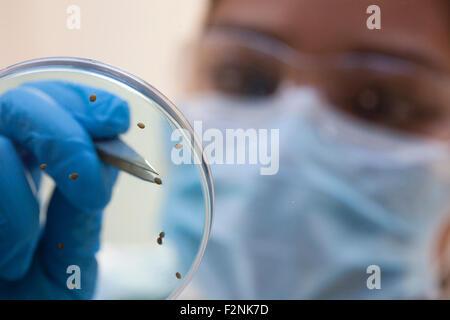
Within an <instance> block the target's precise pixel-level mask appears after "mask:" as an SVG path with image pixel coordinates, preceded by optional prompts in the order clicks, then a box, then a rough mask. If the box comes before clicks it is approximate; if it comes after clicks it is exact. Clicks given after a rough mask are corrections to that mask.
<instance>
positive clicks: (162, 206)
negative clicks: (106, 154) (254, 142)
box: [0, 57, 214, 299]
mask: <svg viewBox="0 0 450 320" xmlns="http://www.w3.org/2000/svg"><path fill="white" fill-rule="evenodd" d="M36 81H38V82H39V81H63V82H70V83H78V84H82V85H86V86H89V87H91V88H93V91H95V89H100V90H105V91H107V92H109V93H112V94H114V95H116V96H118V97H120V98H122V99H123V100H125V101H126V102H127V103H128V107H129V110H130V126H129V129H128V131H127V132H125V133H124V134H122V135H121V136H120V139H121V140H122V141H123V142H125V143H126V144H127V145H128V146H129V147H131V148H132V149H133V150H135V151H136V152H137V153H138V154H139V155H141V156H142V157H143V158H145V159H146V160H147V161H148V162H149V163H151V165H152V166H153V167H154V168H155V170H157V171H158V173H159V174H160V176H161V177H162V180H163V183H162V185H158V184H155V183H150V182H148V181H144V180H141V179H138V178H136V177H135V176H133V175H131V174H128V173H126V172H124V171H120V173H119V176H118V180H117V182H116V184H115V187H114V190H113V195H112V199H111V201H110V202H109V204H108V206H107V207H106V208H105V209H104V213H103V221H102V230H101V245H100V249H99V251H98V253H97V255H96V258H97V261H98V276H97V282H96V289H95V292H94V294H93V296H92V298H93V299H174V298H176V297H177V296H178V295H179V294H180V293H181V291H182V290H183V289H184V288H185V287H186V285H187V284H188V282H189V281H190V279H191V278H192V276H193V274H194V273H195V271H196V269H197V267H198V265H199V263H200V261H201V258H202V256H203V253H204V251H205V248H206V244H207V241H208V238H209V234H210V230H211V225H212V220H213V208H214V189H213V181H212V177H211V172H210V168H209V166H208V165H207V162H206V161H205V159H204V157H203V153H202V149H201V147H200V144H199V142H198V139H197V138H196V137H195V133H194V131H193V129H192V127H191V126H190V124H189V122H188V121H187V120H186V119H185V117H184V116H183V115H182V114H181V113H180V111H179V110H178V109H177V108H176V107H175V106H174V105H173V104H172V103H171V102H170V101H169V100H168V99H167V98H166V97H165V96H164V95H162V94H161V93H160V92H158V91H157V90H156V89H155V88H154V87H152V86H151V85H149V84H148V83H146V82H145V81H143V80H141V79H139V78H138V77H135V76H133V75H131V74H129V73H127V72H125V71H122V70H120V69H118V68H115V67H113V66H110V65H107V64H104V63H101V62H98V61H94V60H89V59H81V58H68V57H57V58H43V59H35V60H30V61H26V62H22V63H19V64H16V65H13V66H11V67H8V68H6V69H3V70H1V71H0V96H1V95H2V94H3V93H5V92H6V91H8V90H10V89H13V88H15V87H17V86H20V85H22V84H24V83H28V82H36ZM93 94H95V92H93ZM174 132H178V134H177V135H174ZM180 152H181V153H184V152H186V153H185V155H189V157H190V159H191V161H190V162H189V163H187V162H186V163H177V161H173V158H174V154H175V155H177V154H178V155H179V154H180ZM42 175H43V177H42V179H41V182H40V183H39V185H38V186H36V189H37V197H38V198H39V203H40V208H41V210H40V211H41V212H40V218H41V224H42V225H44V224H45V215H46V208H47V205H48V202H49V199H50V197H51V194H52V191H53V189H54V188H55V183H54V182H53V180H52V179H51V178H50V177H49V176H48V175H46V174H45V172H44V173H42ZM186 182H188V185H187V186H186ZM181 186H184V187H181ZM185 190H188V193H186V191H185ZM187 202H189V205H187ZM192 203H195V206H192ZM187 208H190V209H189V210H188V209H187ZM193 208H194V209H193ZM161 232H163V233H164V234H161ZM161 236H163V237H161ZM38 298H39V297H38Z"/></svg>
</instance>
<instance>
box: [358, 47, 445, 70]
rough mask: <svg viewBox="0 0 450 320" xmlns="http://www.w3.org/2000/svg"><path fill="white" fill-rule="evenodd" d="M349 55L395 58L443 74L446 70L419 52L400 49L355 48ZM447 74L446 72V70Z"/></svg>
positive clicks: (443, 66)
mask: <svg viewBox="0 0 450 320" xmlns="http://www.w3.org/2000/svg"><path fill="white" fill-rule="evenodd" d="M349 52H351V53H356V54H362V55H365V54H367V55H370V54H379V55H384V56H388V57H392V58H397V59H400V60H404V61H408V62H412V63H415V64H417V65H420V66H423V67H426V68H429V69H431V70H433V71H436V72H439V73H444V72H446V70H447V68H446V67H445V65H444V64H440V63H438V62H436V61H435V60H434V59H433V58H431V57H429V56H427V55H426V54H424V53H422V52H419V51H411V50H404V49H401V48H386V47H385V48H383V47H375V46H357V47H354V48H353V49H351V50H349ZM447 72H448V70H447Z"/></svg>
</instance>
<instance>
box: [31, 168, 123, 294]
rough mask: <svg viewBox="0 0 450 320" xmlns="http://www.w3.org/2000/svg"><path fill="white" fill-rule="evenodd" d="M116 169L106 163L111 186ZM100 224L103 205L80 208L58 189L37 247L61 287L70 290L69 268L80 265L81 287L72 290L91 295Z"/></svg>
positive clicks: (105, 171)
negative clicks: (96, 207) (94, 208)
mask: <svg viewBox="0 0 450 320" xmlns="http://www.w3.org/2000/svg"><path fill="white" fill-rule="evenodd" d="M117 173H118V171H117V170H116V169H115V168H113V167H112V166H110V165H108V164H103V177H104V181H105V183H106V184H107V185H108V188H112V186H113V184H114V182H115V179H116V178H117ZM86 192H88V191H86ZM101 224H102V211H101V210H100V209H98V210H89V209H80V208H77V207H75V206H73V205H72V204H71V202H70V201H68V200H67V199H66V198H65V197H64V195H63V194H62V193H61V192H60V191H59V190H58V189H55V191H54V194H53V196H52V198H51V201H50V204H49V208H48V212H47V221H46V224H45V229H44V232H43V235H42V238H41V242H40V244H39V247H38V255H39V257H38V258H39V259H40V261H41V264H42V266H43V268H44V269H45V270H46V272H47V274H48V276H49V277H51V278H52V279H53V280H54V282H55V283H56V285H57V286H59V287H60V288H61V290H69V288H68V287H67V283H66V282H67V278H68V277H69V276H70V274H68V273H67V268H68V267H69V266H77V267H79V270H80V272H81V274H80V276H81V279H80V280H81V289H80V290H73V294H75V295H80V296H81V297H83V298H90V297H92V295H93V293H94V289H95V282H96V277H97V261H96V259H95V254H96V253H97V251H98V250H99V247H100V231H101Z"/></svg>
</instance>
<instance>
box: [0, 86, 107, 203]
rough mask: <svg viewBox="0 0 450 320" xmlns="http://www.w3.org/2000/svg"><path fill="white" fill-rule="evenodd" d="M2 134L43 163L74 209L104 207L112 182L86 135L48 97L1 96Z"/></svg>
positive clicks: (15, 92) (31, 93) (32, 92)
mask: <svg viewBox="0 0 450 320" xmlns="http://www.w3.org/2000/svg"><path fill="white" fill-rule="evenodd" d="M0 134H2V135H5V136H7V137H9V138H10V139H12V140H13V141H15V142H16V143H18V144H19V145H21V146H23V147H24V148H26V149H27V150H28V151H30V152H31V153H33V154H34V156H35V157H36V158H37V159H38V161H39V162H40V163H42V164H46V165H47V169H46V171H47V172H48V173H49V174H50V176H51V177H52V178H53V179H54V180H55V182H56V186H57V188H58V189H59V190H60V191H61V193H62V194H63V195H64V196H65V197H66V198H67V199H68V200H69V201H70V202H71V203H72V205H74V206H75V207H79V208H84V209H99V208H103V207H104V206H105V205H106V204H107V203H108V201H109V199H110V197H111V189H112V188H111V187H112V185H111V183H112V182H111V183H110V179H109V178H108V177H105V176H104V175H105V174H104V171H103V170H102V167H101V163H100V160H99V159H98V157H97V153H96V151H95V148H94V146H93V143H92V141H91V138H90V136H89V134H88V132H87V131H86V130H85V129H84V128H83V127H82V125H80V123H78V122H77V121H76V120H75V119H74V117H73V116H72V115H71V114H70V113H69V112H68V111H67V110H65V109H64V108H62V107H61V106H60V105H59V104H58V103H57V102H56V101H55V100H54V99H53V98H52V97H51V96H50V95H48V94H46V93H44V92H43V91H41V90H39V89H37V88H33V87H30V86H21V87H18V88H15V89H12V90H10V91H8V92H6V93H5V94H4V95H3V96H1V97H0ZM71 177H72V178H77V179H76V180H71Z"/></svg>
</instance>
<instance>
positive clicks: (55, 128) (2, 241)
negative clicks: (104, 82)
mask: <svg viewBox="0 0 450 320" xmlns="http://www.w3.org/2000/svg"><path fill="white" fill-rule="evenodd" d="M91 94H95V95H96V96H97V100H96V101H95V102H90V100H89V97H90V96H91ZM129 118H130V116H129V109H128V105H127V103H126V102H125V101H123V100H122V99H120V98H118V97H116V96H114V95H112V94H110V93H108V92H105V91H102V90H99V89H96V88H90V87H86V86H82V85H78V84H73V83H66V82H57V81H45V82H30V83H26V84H23V85H21V86H20V87H17V88H15V89H12V90H10V91H8V92H6V93H4V94H3V95H2V96H0V298H4V299H49V298H50V299H73V298H81V299H88V298H91V297H92V295H93V293H94V289H95V280H96V276H97V262H96V260H95V253H96V252H97V251H98V249H99V234H100V228H101V220H102V214H101V212H102V209H103V208H104V207H105V206H106V204H107V203H108V202H109V200H110V198H111V193H112V187H113V184H114V182H115V179H116V177H117V170H116V169H115V168H113V167H112V166H110V165H108V164H105V163H103V162H101V161H100V160H99V158H98V157H97V154H96V151H95V149H94V146H93V143H92V140H91V139H92V138H111V137H114V136H117V135H118V134H120V133H123V132H125V131H126V130H127V129H128V127H129ZM44 163H45V164H47V169H46V172H47V173H48V174H49V175H50V176H51V177H52V178H53V180H54V181H55V183H56V188H55V191H54V193H53V195H52V198H51V201H50V204H49V207H48V211H47V218H46V222H45V226H43V227H40V225H39V203H38V200H37V199H36V197H35V195H34V194H33V192H32V189H31V188H30V184H29V182H28V180H27V177H26V172H28V173H30V176H31V177H32V178H33V180H34V181H35V183H38V181H39V176H40V171H41V170H40V168H39V165H40V164H44ZM72 173H77V174H78V175H79V178H78V179H76V180H71V179H69V175H70V174H72ZM60 243H61V244H62V245H63V248H62V249H61V248H59V244H60ZM69 265H77V266H79V267H80V270H81V289H73V290H70V289H68V287H67V284H66V281H67V278H68V277H69V276H70V274H67V273H66V271H67V267H68V266H69Z"/></svg>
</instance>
